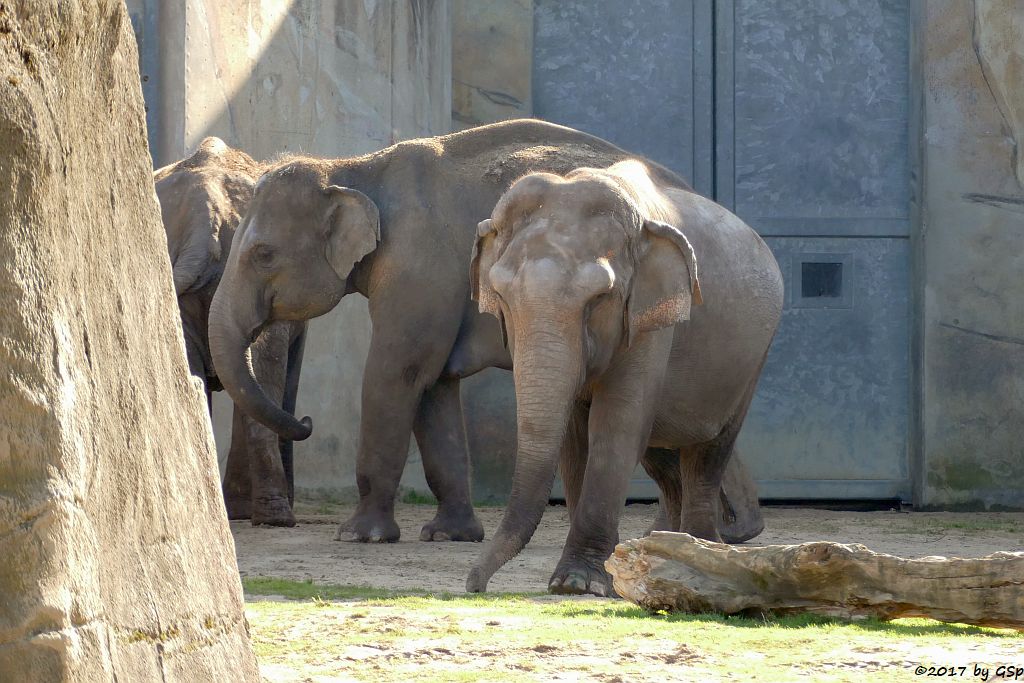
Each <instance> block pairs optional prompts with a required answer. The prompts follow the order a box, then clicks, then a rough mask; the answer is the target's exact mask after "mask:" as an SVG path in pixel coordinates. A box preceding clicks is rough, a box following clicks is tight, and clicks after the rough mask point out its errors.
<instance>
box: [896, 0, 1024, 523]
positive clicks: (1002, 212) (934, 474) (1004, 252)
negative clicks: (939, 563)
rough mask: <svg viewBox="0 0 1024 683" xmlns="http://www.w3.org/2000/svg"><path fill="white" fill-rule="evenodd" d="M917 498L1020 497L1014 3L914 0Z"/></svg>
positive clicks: (1021, 23)
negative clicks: (917, 229)
mask: <svg viewBox="0 0 1024 683" xmlns="http://www.w3.org/2000/svg"><path fill="white" fill-rule="evenodd" d="M916 12H917V15H918V16H917V29H918V30H917V36H916V37H917V41H918V45H917V49H916V51H915V58H916V60H917V63H916V64H915V69H916V70H917V72H918V81H919V83H920V84H921V85H920V90H919V92H918V93H916V94H915V95H914V101H915V103H916V105H917V106H918V108H919V111H918V116H917V121H918V123H919V128H918V130H917V131H916V133H917V138H918V140H919V144H920V160H919V172H918V173H917V174H916V178H915V182H916V184H917V191H916V195H917V201H918V205H917V211H918V219H919V221H920V232H919V238H918V240H917V254H916V258H917V263H916V271H917V272H916V280H917V282H918V291H917V299H918V310H919V325H920V327H919V330H918V334H919V343H918V348H917V349H916V353H915V355H916V356H917V359H918V364H919V365H918V375H919V380H920V382H919V384H920V392H921V393H920V397H919V405H920V424H919V425H918V432H919V433H918V434H916V435H914V436H913V437H912V439H911V442H912V443H914V444H915V445H916V446H917V448H918V458H917V466H918V473H917V486H916V493H915V502H916V503H917V504H919V505H924V506H943V507H953V506H968V507H999V506H1008V507H1017V508H1021V507H1024V447H1022V445H1021V444H1022V443H1024V248H1022V245H1024V185H1022V182H1024V178H1022V172H1021V168H1022V166H1021V153H1022V149H1021V145H1022V144H1024V126H1022V122H1024V87H1022V86H1024V41H1022V40H1021V36H1022V35H1024V4H1022V3H1020V2H1018V1H1017V0H973V1H972V0H927V1H926V2H925V1H919V2H917V3H916Z"/></svg>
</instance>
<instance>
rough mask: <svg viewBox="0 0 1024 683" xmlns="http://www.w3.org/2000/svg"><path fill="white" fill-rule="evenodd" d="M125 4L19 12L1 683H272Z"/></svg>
mask: <svg viewBox="0 0 1024 683" xmlns="http://www.w3.org/2000/svg"><path fill="white" fill-rule="evenodd" d="M137 64H138V56H137V52H136V47H135V42H134V38H133V35H132V29H131V26H130V24H129V21H128V17H127V14H126V12H125V9H124V3H123V2H122V1H121V0H3V1H2V2H0V680H2V681H52V680H73V681H109V680H121V681H155V680H164V681H171V680H188V681H198V680H205V681H226V680H230V681H247V680H251V681H255V680H258V672H257V668H256V662H255V659H254V657H253V654H252V650H251V646H250V644H249V636H248V625H247V623H246V621H245V616H244V612H243V602H242V592H241V586H240V584H239V579H238V572H237V570H236V568H235V563H234V554H233V546H232V540H231V536H230V533H229V529H228V524H227V519H226V516H225V513H224V507H223V503H222V501H221V495H220V491H219V487H218V481H217V472H216V459H215V455H214V450H213V441H212V437H211V434H210V426H209V420H208V417H207V415H206V409H205V405H204V400H203V396H202V394H201V392H200V389H199V388H198V387H197V386H196V384H194V383H193V382H192V381H191V380H190V378H189V373H188V369H187V366H186V362H185V352H184V347H183V343H182V339H181V331H180V328H179V323H178V320H177V309H176V306H175V297H174V288H173V285H172V280H171V270H170V265H169V263H168V259H167V247H166V242H165V239H164V233H163V229H162V227H161V223H160V212H159V209H158V206H157V202H156V198H155V196H154V192H153V180H152V171H151V168H152V167H151V162H150V158H149V153H148V151H147V148H146V131H145V123H144V118H143V102H142V95H141V92H140V87H139V73H138V66H137Z"/></svg>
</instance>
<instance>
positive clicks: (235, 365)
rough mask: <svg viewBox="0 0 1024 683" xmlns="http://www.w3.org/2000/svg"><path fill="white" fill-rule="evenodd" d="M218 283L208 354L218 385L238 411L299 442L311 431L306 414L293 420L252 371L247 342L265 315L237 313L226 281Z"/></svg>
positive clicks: (236, 306)
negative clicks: (271, 397)
mask: <svg viewBox="0 0 1024 683" xmlns="http://www.w3.org/2000/svg"><path fill="white" fill-rule="evenodd" d="M224 280H225V281H222V282H221V285H220V287H218V288H217V292H216V294H214V297H213V303H212V304H211V305H210V354H211V355H212V356H213V365H214V368H215V370H216V372H217V377H218V379H219V380H220V382H221V384H222V385H223V386H224V388H225V389H226V390H227V392H228V394H230V396H231V400H232V401H234V402H235V405H237V406H238V407H239V408H241V409H242V411H243V412H244V413H245V414H246V415H248V416H249V417H251V418H252V419H254V420H256V421H257V422H260V423H261V424H263V425H265V426H266V427H268V428H269V429H272V430H273V431H274V432H276V433H277V434H278V435H279V436H281V437H282V438H284V439H289V440H292V441H301V440H303V439H306V438H308V437H309V435H310V434H311V433H312V431H313V424H312V421H311V420H310V419H309V418H308V417H304V418H302V420H301V421H299V420H296V419H295V417H294V416H293V415H291V414H290V413H288V412H286V411H285V410H283V409H282V408H281V407H279V406H278V405H277V404H276V403H274V402H273V401H271V400H270V398H268V397H267V395H266V393H264V391H263V388H262V387H260V385H259V382H258V381H257V380H256V376H255V375H254V374H253V370H252V356H251V354H250V351H249V345H250V344H251V343H252V341H253V339H254V338H255V336H256V333H257V332H258V331H259V330H260V329H261V328H262V327H263V326H264V325H265V323H266V316H260V315H259V314H258V313H256V312H255V311H253V312H251V313H250V314H247V315H241V314H239V308H241V307H240V306H239V305H238V303H237V302H236V301H234V300H233V299H232V298H231V296H230V295H229V294H228V291H229V289H230V287H229V286H226V285H228V283H227V282H226V280H227V278H226V277H225V279H224Z"/></svg>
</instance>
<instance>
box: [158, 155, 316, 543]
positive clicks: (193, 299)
mask: <svg viewBox="0 0 1024 683" xmlns="http://www.w3.org/2000/svg"><path fill="white" fill-rule="evenodd" d="M261 168H262V167H261V166H260V164H258V163H257V162H255V161H253V160H252V159H250V158H249V157H248V156H247V155H245V154H244V153H243V152H240V151H238V150H234V149H231V148H230V147H228V146H227V145H225V144H224V142H223V141H221V140H219V139H217V138H206V139H205V140H203V142H202V143H201V144H200V146H199V148H198V149H197V150H196V152H195V154H193V155H192V156H190V157H188V158H186V159H183V160H181V161H179V162H177V163H175V164H171V165H169V166H165V167H163V168H161V169H159V170H157V171H156V172H155V173H154V180H155V182H156V193H157V197H158V198H159V200H160V210H161V214H162V217H163V223H164V229H165V231H166V233H167V248H168V253H169V255H170V258H171V264H172V271H173V275H174V289H175V292H176V294H177V296H178V308H179V310H180V313H181V326H182V331H183V332H184V335H185V352H186V355H187V357H188V364H189V370H190V371H191V373H192V374H193V375H194V376H195V377H197V378H199V379H200V380H201V381H202V382H203V386H204V388H205V390H206V398H207V402H208V403H209V401H210V397H211V392H213V391H217V390H219V389H220V388H221V386H220V382H219V380H218V377H217V373H216V371H215V369H214V366H213V361H212V359H211V356H210V343H209V334H208V329H207V319H208V317H209V310H210V303H211V301H212V300H213V296H214V292H215V291H216V289H217V286H218V284H219V283H220V278H221V273H222V272H223V269H224V262H225V261H226V259H227V256H228V254H229V253H230V248H231V240H232V239H233V238H234V233H235V228H236V227H237V226H238V223H239V221H240V220H241V216H242V214H244V213H245V211H246V210H247V209H248V207H249V202H250V201H251V200H252V193H253V187H254V186H255V184H256V179H257V178H258V177H259V174H260V173H261ZM303 339H304V325H303V324H302V323H282V324H280V325H275V326H272V327H269V328H268V329H267V330H266V331H265V332H264V333H263V334H262V335H261V336H260V338H259V339H258V340H257V342H256V344H254V346H253V354H252V358H253V360H252V364H253V368H254V370H255V372H256V374H257V375H258V376H259V377H260V379H261V382H262V383H263V386H264V387H266V388H267V391H268V392H269V393H270V394H271V395H272V396H273V398H274V400H275V401H277V402H278V403H280V404H282V405H284V407H285V409H286V410H290V411H294V405H295V395H296V392H297V389H298V380H299V369H300V366H301V356H302V342H303ZM292 481H293V480H292V444H291V442H290V441H284V440H279V439H278V436H277V434H275V433H274V432H272V431H271V430H269V429H267V428H266V427H264V426H263V425H261V424H259V423H257V422H255V421H254V420H252V419H251V418H249V417H247V416H246V415H245V414H244V413H242V412H241V411H240V410H238V409H237V408H236V409H235V411H234V416H233V422H232V429H231V450H230V451H229V455H228V463H227V471H226V473H225V476H224V482H223V487H224V501H225V503H226V505H227V511H228V517H229V518H230V519H251V520H252V523H253V524H254V525H256V524H269V525H275V526H294V525H295V516H294V515H293V514H292V509H291V502H292V500H293V496H294V487H293V484H292Z"/></svg>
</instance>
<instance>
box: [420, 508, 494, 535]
mask: <svg viewBox="0 0 1024 683" xmlns="http://www.w3.org/2000/svg"><path fill="white" fill-rule="evenodd" d="M420 540H421V541H467V542H470V543H479V542H480V541H482V540H484V526H483V524H481V523H480V520H479V519H477V518H476V515H475V514H474V513H473V509H472V508H470V509H469V510H467V511H465V512H462V513H461V514H453V513H446V512H442V511H441V510H438V511H437V515H436V516H435V517H434V519H432V520H430V521H429V522H427V523H426V524H424V525H423V529H421V530H420Z"/></svg>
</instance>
